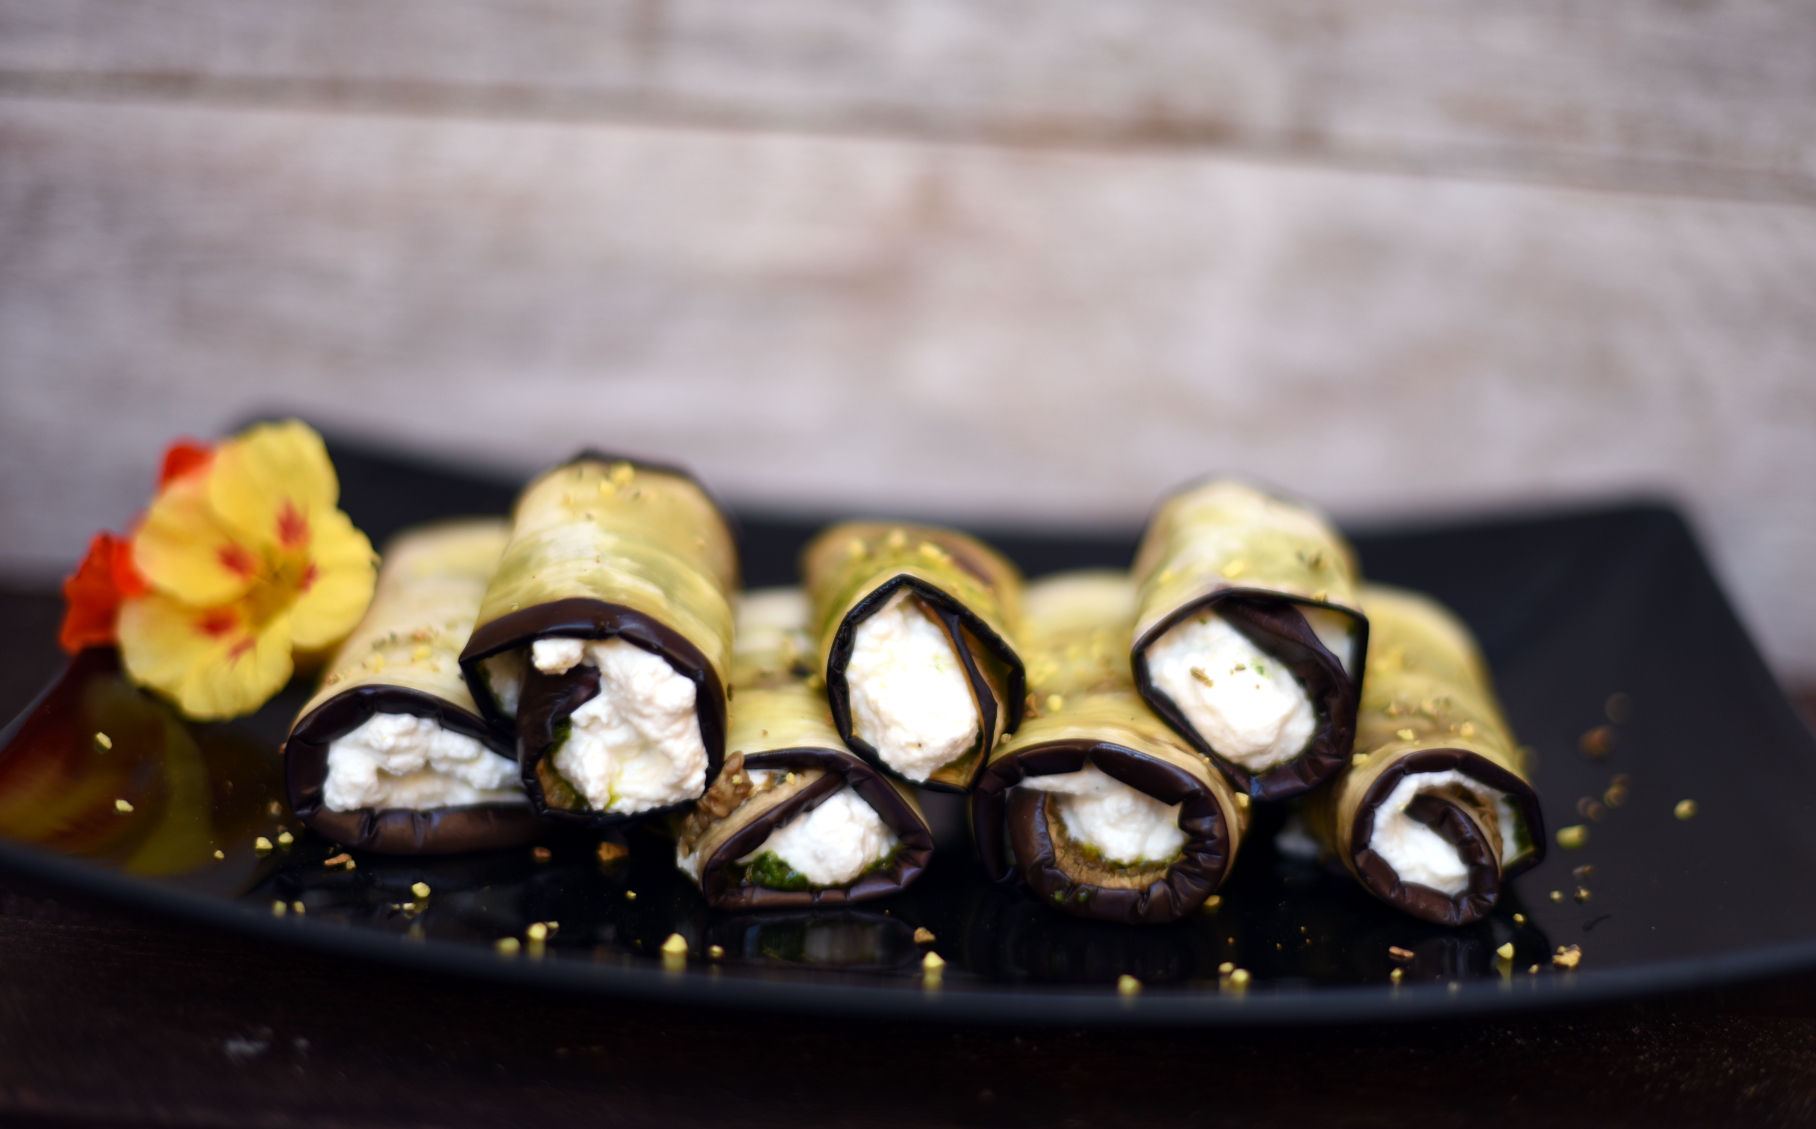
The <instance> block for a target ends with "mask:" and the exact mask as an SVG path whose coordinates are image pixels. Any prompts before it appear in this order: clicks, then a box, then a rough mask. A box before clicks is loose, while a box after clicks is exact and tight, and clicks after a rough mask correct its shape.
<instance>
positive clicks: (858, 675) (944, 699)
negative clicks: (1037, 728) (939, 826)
mask: <svg viewBox="0 0 1816 1129" xmlns="http://www.w3.org/2000/svg"><path fill="white" fill-rule="evenodd" d="M845 680H846V683H847V684H848V685H849V686H850V688H851V728H852V732H853V733H855V734H856V735H857V736H858V737H859V738H861V739H863V740H864V741H865V742H867V743H869V745H870V747H871V748H873V749H875V750H876V751H877V755H878V756H879V757H881V758H882V760H883V763H884V764H886V765H888V766H889V767H890V768H892V769H894V770H895V771H897V772H899V773H901V774H902V775H903V776H904V777H906V778H907V779H909V780H913V781H915V782H917V783H918V782H921V781H924V780H926V779H927V778H928V777H929V776H932V775H933V773H934V772H935V770H937V769H939V768H940V767H942V766H944V765H948V764H951V763H952V762H953V761H955V760H957V759H958V758H959V757H961V756H963V755H964V754H965V753H966V752H968V751H969V750H971V749H972V748H973V747H974V746H976V744H977V742H978V734H979V733H980V732H982V729H983V722H982V719H981V717H980V715H979V713H978V708H977V701H976V699H975V698H974V697H973V696H972V693H971V683H970V680H969V679H967V678H966V677H965V667H964V663H963V662H962V660H960V658H959V654H958V649H957V648H956V647H954V646H953V645H952V637H951V636H950V635H948V634H946V628H945V627H944V625H942V624H941V623H940V622H939V621H938V620H936V619H935V618H934V617H933V616H932V615H931V614H929V613H928V611H927V610H926V608H925V607H924V606H923V605H922V604H921V602H920V600H918V599H917V598H915V597H914V596H913V595H911V594H910V593H908V592H907V591H906V590H903V591H898V592H897V593H896V594H895V595H894V596H892V597H890V599H889V602H888V603H886V604H884V605H883V606H882V608H880V609H878V610H877V611H876V612H875V613H874V614H872V615H870V616H869V617H868V618H866V619H865V620H864V621H863V622H862V623H860V624H858V628H857V633H856V635H855V637H854V638H853V640H852V647H851V661H850V662H849V663H848V664H846V667H845Z"/></svg>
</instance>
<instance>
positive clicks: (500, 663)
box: [479, 651, 523, 717]
mask: <svg viewBox="0 0 1816 1129" xmlns="http://www.w3.org/2000/svg"><path fill="white" fill-rule="evenodd" d="M479 667H480V669H481V670H483V671H484V672H485V682H486V685H487V686H488V687H490V688H491V690H492V701H493V702H495V703H496V704H497V706H498V712H499V713H502V714H503V715H504V716H506V717H516V716H517V703H518V702H519V701H521V700H522V698H523V652H522V651H506V652H504V653H503V654H498V655H491V656H488V657H486V658H483V659H480V660H479Z"/></svg>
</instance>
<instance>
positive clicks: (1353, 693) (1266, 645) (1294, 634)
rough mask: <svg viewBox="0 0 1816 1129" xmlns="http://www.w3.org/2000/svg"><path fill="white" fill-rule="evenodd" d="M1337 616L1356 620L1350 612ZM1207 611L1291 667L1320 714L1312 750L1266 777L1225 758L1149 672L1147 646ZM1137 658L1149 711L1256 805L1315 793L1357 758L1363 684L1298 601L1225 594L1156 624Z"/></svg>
mask: <svg viewBox="0 0 1816 1129" xmlns="http://www.w3.org/2000/svg"><path fill="white" fill-rule="evenodd" d="M1333 610H1337V611H1342V612H1345V613H1347V614H1350V615H1356V613H1354V612H1353V611H1351V610H1350V609H1348V608H1336V609H1333ZM1200 611H1213V612H1216V613H1217V614H1218V615H1220V616H1222V617H1223V618H1224V619H1226V620H1228V621H1229V623H1230V625H1231V626H1232V627H1234V628H1236V630H1238V631H1240V632H1242V634H1243V635H1244V636H1246V637H1247V638H1248V640H1249V642H1251V643H1253V644H1255V646H1257V647H1259V648H1260V649H1261V650H1263V651H1265V652H1267V653H1268V654H1270V655H1272V656H1273V657H1274V658H1275V659H1277V660H1279V661H1280V662H1282V663H1284V664H1286V667H1287V669H1289V670H1291V671H1292V672H1293V675H1294V676H1295V677H1296V678H1298V679H1299V681H1300V683H1301V684H1302V685H1304V687H1305V689H1306V692H1307V693H1308V694H1309V695H1310V696H1311V700H1312V704H1313V706H1314V707H1315V708H1316V710H1317V714H1318V731H1317V732H1316V733H1314V734H1313V735H1312V739H1311V742H1310V743H1309V744H1308V745H1307V746H1306V749H1305V752H1303V753H1302V754H1300V755H1299V756H1297V757H1294V758H1293V759H1292V760H1290V761H1287V762H1286V763H1284V764H1278V765H1275V766H1274V767H1273V768H1270V769H1268V770H1266V771H1265V772H1259V773H1257V772H1251V771H1249V770H1248V769H1246V768H1243V767H1242V766H1241V765H1239V764H1236V763H1235V762H1233V761H1228V760H1225V759H1223V758H1222V757H1220V756H1218V755H1217V751H1216V750H1215V749H1213V748H1211V746H1210V744H1209V743H1208V742H1206V741H1205V739H1204V738H1203V737H1200V736H1199V735H1198V731H1197V730H1195V729H1193V728H1192V724H1191V722H1189V721H1187V720H1186V718H1185V714H1184V713H1182V712H1181V711H1180V709H1179V707H1178V706H1177V705H1175V704H1174V702H1173V699H1172V698H1170V697H1168V696H1167V695H1166V693H1165V692H1164V691H1162V690H1161V689H1160V688H1159V687H1158V686H1155V685H1154V677H1153V674H1152V672H1151V671H1149V670H1148V659H1147V652H1148V647H1149V646H1150V645H1151V644H1152V643H1153V642H1154V641H1155V640H1157V639H1159V638H1160V637H1161V636H1162V635H1164V634H1166V633H1167V631H1168V630H1169V629H1171V628H1172V627H1173V625H1174V624H1176V623H1178V622H1180V621H1181V620H1183V619H1187V618H1189V617H1191V616H1193V615H1196V614H1198V613H1199V612H1200ZM1356 618H1357V619H1358V620H1359V621H1360V623H1361V627H1360V629H1359V637H1358V639H1357V641H1356V646H1357V648H1358V650H1359V653H1366V651H1367V648H1368V622H1367V620H1365V619H1362V617H1361V616H1359V615H1356ZM1131 658H1132V663H1131V665H1132V666H1133V668H1134V674H1135V688H1136V689H1137V690H1138V691H1140V693H1141V696H1142V697H1143V698H1144V699H1146V701H1147V703H1148V705H1149V706H1150V707H1152V708H1153V710H1154V712H1155V713H1157V714H1159V715H1160V718H1161V720H1163V721H1165V722H1166V723H1167V724H1168V725H1169V726H1171V727H1172V728H1173V730H1174V731H1175V732H1177V733H1178V734H1179V735H1180V736H1181V737H1184V738H1185V739H1186V740H1187V741H1189V742H1191V744H1192V747H1193V748H1195V749H1197V750H1198V751H1200V752H1202V753H1204V754H1205V755H1206V756H1208V757H1210V758H1211V759H1212V760H1213V761H1215V762H1216V764H1217V767H1218V768H1220V769H1222V770H1223V774H1224V776H1226V777H1228V778H1229V781H1230V783H1231V784H1232V785H1234V786H1235V788H1236V790H1237V791H1239V792H1246V793H1247V794H1248V796H1249V798H1251V799H1254V800H1260V801H1262V802H1271V801H1276V800H1285V799H1290V798H1291V797H1293V796H1297V795H1300V794H1302V793H1305V792H1309V791H1311V790H1312V789H1313V788H1316V787H1317V786H1318V785H1320V784H1322V783H1324V782H1325V781H1326V780H1329V779H1330V778H1331V777H1332V776H1335V775H1336V774H1337V773H1338V772H1340V771H1341V770H1342V769H1343V766H1344V765H1346V764H1348V763H1349V757H1350V752H1351V750H1352V749H1353V748H1354V746H1355V743H1356V709H1357V706H1358V705H1359V703H1360V700H1361V691H1362V686H1361V683H1360V682H1358V681H1356V680H1354V679H1352V678H1350V676H1349V675H1348V674H1346V673H1344V670H1343V663H1342V661H1341V660H1340V659H1338V658H1337V656H1336V655H1333V654H1331V653H1330V651H1329V650H1327V649H1326V648H1325V646H1324V644H1323V643H1322V642H1320V641H1319V639H1318V636H1317V634H1316V633H1315V632H1313V631H1312V629H1311V625H1310V624H1308V623H1306V622H1305V617H1304V616H1303V615H1301V614H1300V613H1299V611H1298V609H1297V608H1296V607H1294V604H1293V601H1290V600H1282V599H1280V598H1278V597H1277V596H1275V595H1273V594H1272V593H1269V592H1263V591H1251V590H1248V589H1242V588H1230V589H1226V590H1224V591H1222V592H1218V593H1216V594H1215V595H1212V596H1209V597H1207V598H1206V599H1203V600H1200V601H1197V602H1196V603H1192V604H1187V605H1186V606H1185V607H1183V608H1181V609H1180V610H1179V611H1178V612H1176V613H1174V614H1173V615H1171V616H1169V617H1168V618H1166V619H1164V620H1162V621H1161V622H1160V623H1158V624H1156V625H1155V626H1154V627H1153V628H1152V629H1151V630H1150V631H1149V632H1148V633H1147V634H1146V635H1145V636H1143V637H1142V638H1141V639H1139V640H1137V641H1136V643H1135V648H1134V652H1133V654H1132V656H1131Z"/></svg>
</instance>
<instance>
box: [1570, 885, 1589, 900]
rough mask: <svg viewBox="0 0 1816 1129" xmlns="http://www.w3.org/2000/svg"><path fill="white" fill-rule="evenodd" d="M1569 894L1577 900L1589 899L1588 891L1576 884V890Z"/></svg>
mask: <svg viewBox="0 0 1816 1129" xmlns="http://www.w3.org/2000/svg"><path fill="white" fill-rule="evenodd" d="M1571 896H1572V897H1574V898H1575V899H1576V900H1577V901H1579V902H1586V901H1588V900H1589V891H1588V890H1586V889H1584V888H1583V887H1581V886H1578V887H1577V888H1576V892H1575V893H1574V894H1572V895H1571Z"/></svg>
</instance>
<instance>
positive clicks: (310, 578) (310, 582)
mask: <svg viewBox="0 0 1816 1129" xmlns="http://www.w3.org/2000/svg"><path fill="white" fill-rule="evenodd" d="M315 577H316V568H315V562H314V561H310V562H309V564H308V566H307V567H305V568H304V569H303V578H302V579H301V580H299V581H297V582H296V593H297V595H299V596H300V595H302V594H303V593H304V592H307V591H308V590H309V589H311V588H313V587H315Z"/></svg>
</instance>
